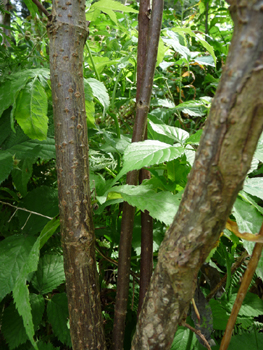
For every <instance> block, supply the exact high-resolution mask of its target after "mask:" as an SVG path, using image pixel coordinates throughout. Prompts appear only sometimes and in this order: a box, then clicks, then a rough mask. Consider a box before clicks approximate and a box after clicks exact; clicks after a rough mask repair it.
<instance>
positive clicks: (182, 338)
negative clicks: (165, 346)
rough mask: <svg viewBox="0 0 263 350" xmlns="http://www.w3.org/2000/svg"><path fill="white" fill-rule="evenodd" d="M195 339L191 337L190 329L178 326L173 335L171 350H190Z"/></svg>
mask: <svg viewBox="0 0 263 350" xmlns="http://www.w3.org/2000/svg"><path fill="white" fill-rule="evenodd" d="M195 343H196V339H195V338H194V337H193V334H192V333H191V331H190V329H188V328H186V327H182V326H179V327H178V328H177V331H176V333H175V337H174V340H173V343H172V346H171V350H178V349H180V350H188V349H192V347H193V346H194V344H195Z"/></svg>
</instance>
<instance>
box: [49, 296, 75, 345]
mask: <svg viewBox="0 0 263 350" xmlns="http://www.w3.org/2000/svg"><path fill="white" fill-rule="evenodd" d="M47 317H48V321H49V322H50V323H51V326H52V329H53V332H54V334H55V335H56V336H57V338H58V339H59V340H60V341H61V342H62V343H63V344H66V345H67V346H71V340H70V332H69V329H68V326H67V322H68V317H69V314H68V300H67V296H66V294H65V293H60V294H56V295H54V296H53V297H52V299H51V300H50V301H49V302H48V305H47Z"/></svg>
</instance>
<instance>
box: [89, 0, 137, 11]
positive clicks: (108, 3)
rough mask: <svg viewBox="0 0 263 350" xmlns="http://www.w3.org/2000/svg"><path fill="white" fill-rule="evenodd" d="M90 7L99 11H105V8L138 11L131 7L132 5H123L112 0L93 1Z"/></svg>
mask: <svg viewBox="0 0 263 350" xmlns="http://www.w3.org/2000/svg"><path fill="white" fill-rule="evenodd" d="M91 7H94V8H96V9H98V10H100V11H103V12H106V10H114V11H122V12H133V13H138V12H139V11H137V10H135V9H133V8H132V7H129V6H125V5H123V4H122V3H120V2H119V1H113V0H100V1H98V2H95V3H94V4H93V5H92V6H91Z"/></svg>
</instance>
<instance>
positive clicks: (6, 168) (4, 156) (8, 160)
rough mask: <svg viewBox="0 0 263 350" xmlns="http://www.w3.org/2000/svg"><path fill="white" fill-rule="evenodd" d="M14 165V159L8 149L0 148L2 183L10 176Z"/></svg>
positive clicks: (0, 180) (0, 179) (0, 178)
mask: <svg viewBox="0 0 263 350" xmlns="http://www.w3.org/2000/svg"><path fill="white" fill-rule="evenodd" d="M13 166H14V160H13V157H12V156H11V154H10V153H9V152H7V151H1V150H0V183H2V182H3V181H4V180H5V179H7V177H8V176H9V174H10V172H11V170H12V169H13Z"/></svg>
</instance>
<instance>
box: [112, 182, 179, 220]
mask: <svg viewBox="0 0 263 350" xmlns="http://www.w3.org/2000/svg"><path fill="white" fill-rule="evenodd" d="M109 192H115V193H119V194H121V196H122V198H123V200H124V201H126V202H128V203H129V204H130V205H132V206H134V207H137V208H138V209H140V210H141V211H145V210H148V211H149V213H150V215H151V216H152V217H153V218H154V219H157V220H159V221H161V222H163V223H165V224H166V225H170V224H171V223H172V221H173V219H174V216H175V214H176V212H177V210H178V208H179V205H180V199H181V198H180V197H179V198H178V196H174V195H173V194H172V193H170V192H166V191H163V192H158V193H156V192H155V191H154V190H152V187H151V186H148V185H141V186H131V185H124V186H119V187H113V188H111V189H110V191H109Z"/></svg>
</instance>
